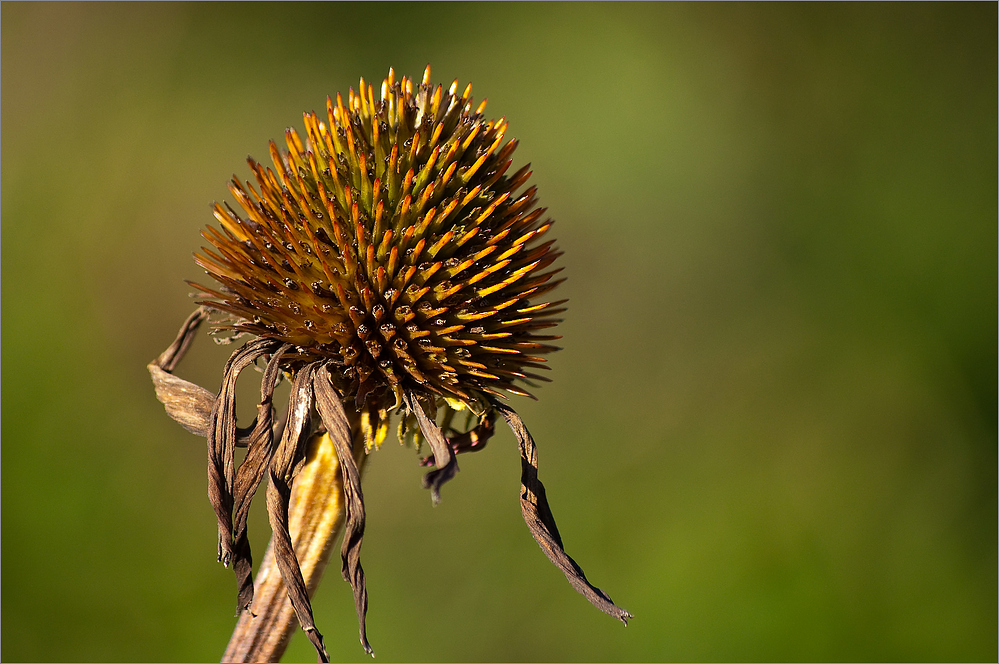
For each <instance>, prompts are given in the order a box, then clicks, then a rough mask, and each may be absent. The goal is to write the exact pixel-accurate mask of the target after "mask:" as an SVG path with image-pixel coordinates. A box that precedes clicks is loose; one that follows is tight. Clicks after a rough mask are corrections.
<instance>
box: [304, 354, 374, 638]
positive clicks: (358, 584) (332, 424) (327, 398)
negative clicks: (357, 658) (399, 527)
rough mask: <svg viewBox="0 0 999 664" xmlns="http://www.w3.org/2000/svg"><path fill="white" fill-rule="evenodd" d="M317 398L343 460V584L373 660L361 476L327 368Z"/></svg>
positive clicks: (317, 387) (319, 381) (321, 373)
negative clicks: (363, 562) (368, 624)
mask: <svg viewBox="0 0 999 664" xmlns="http://www.w3.org/2000/svg"><path fill="white" fill-rule="evenodd" d="M313 385H314V388H315V395H316V410H318V411H319V416H320V417H321V418H322V420H323V425H325V427H326V432H327V433H328V434H329V437H330V440H331V441H333V447H334V448H335V449H336V455H337V458H338V459H339V460H340V474H341V477H342V478H343V497H344V505H345V507H346V509H347V524H346V528H345V530H344V534H343V544H342V545H341V547H340V559H341V561H342V565H341V573H342V574H343V578H344V580H346V581H347V582H348V583H350V587H351V588H352V589H353V591H354V607H355V608H356V609H357V622H358V630H359V633H360V638H361V645H362V646H363V647H364V651H365V652H367V653H368V654H369V655H371V656H372V657H374V655H375V653H374V651H373V650H372V649H371V645H370V644H369V643H368V632H367V627H366V626H365V620H364V619H365V615H366V614H367V612H368V590H367V587H366V586H365V582H364V568H363V567H361V541H362V540H363V539H364V494H363V493H362V492H361V475H360V473H359V472H358V470H357V464H356V463H355V462H354V454H353V451H352V450H351V442H352V436H351V433H350V424H349V423H348V422H347V414H346V413H345V412H344V410H343V403H342V402H341V401H340V395H339V394H338V393H337V391H336V390H335V389H334V388H333V383H332V380H331V377H330V374H329V371H328V370H327V369H326V367H325V366H324V367H321V368H320V369H319V370H318V371H317V372H316V378H315V380H314V381H313Z"/></svg>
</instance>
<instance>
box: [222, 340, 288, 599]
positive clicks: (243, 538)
mask: <svg viewBox="0 0 999 664" xmlns="http://www.w3.org/2000/svg"><path fill="white" fill-rule="evenodd" d="M290 349H291V344H284V345H282V346H281V347H280V348H278V349H277V351H275V352H274V354H273V355H271V359H270V360H269V361H268V362H267V368H266V369H265V370H264V376H263V378H262V379H261V380H260V404H259V405H258V406H257V420H256V422H255V425H254V427H253V432H252V433H251V434H250V437H249V446H248V447H249V449H247V451H246V457H245V458H244V459H243V463H241V464H240V466H239V469H238V470H237V471H236V484H235V491H234V492H233V495H234V502H233V542H234V545H233V561H232V568H233V571H234V572H235V574H236V584H237V587H238V588H239V594H238V596H237V599H236V609H237V611H242V610H243V609H245V608H247V607H248V606H250V603H251V602H253V556H252V554H251V551H250V540H249V537H248V535H247V528H246V520H247V517H248V516H249V513H250V501H251V500H252V499H253V494H254V493H256V491H257V487H258V486H260V481H261V480H262V479H263V477H264V472H265V471H266V470H267V466H268V464H269V463H270V461H271V456H272V455H273V454H274V408H273V405H272V403H271V402H272V399H273V396H274V386H275V385H276V384H277V378H278V374H279V373H280V371H281V359H282V357H283V356H284V354H285V353H286V352H287V351H288V350H290Z"/></svg>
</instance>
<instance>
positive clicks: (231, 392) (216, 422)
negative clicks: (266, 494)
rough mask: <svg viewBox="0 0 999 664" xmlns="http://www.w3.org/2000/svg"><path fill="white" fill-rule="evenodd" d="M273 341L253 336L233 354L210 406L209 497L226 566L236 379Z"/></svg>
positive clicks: (233, 471)
mask: <svg viewBox="0 0 999 664" xmlns="http://www.w3.org/2000/svg"><path fill="white" fill-rule="evenodd" d="M276 345H277V344H276V342H274V341H272V340H270V339H255V340H253V341H250V342H249V343H247V344H245V345H244V346H243V347H242V348H239V349H238V350H237V351H236V352H234V353H233V354H232V356H231V357H230V358H229V361H228V362H226V365H225V371H224V372H223V374H222V387H221V388H220V389H219V394H218V397H217V398H216V399H215V403H214V404H213V406H212V414H211V422H210V426H209V427H208V498H209V500H211V502H212V507H213V508H215V516H216V517H217V518H218V526H219V547H218V553H219V560H220V561H222V564H223V565H225V566H226V567H228V566H229V562H230V560H231V559H232V552H233V539H232V507H233V496H232V494H233V490H234V484H235V475H236V469H235V460H234V459H233V453H234V452H235V449H236V379H237V378H239V374H240V373H241V372H242V371H243V369H245V368H246V367H248V366H250V365H251V364H253V362H255V361H256V360H257V358H258V357H260V356H261V355H264V354H266V353H268V352H271V351H272V350H273V349H274V347H275V346H276Z"/></svg>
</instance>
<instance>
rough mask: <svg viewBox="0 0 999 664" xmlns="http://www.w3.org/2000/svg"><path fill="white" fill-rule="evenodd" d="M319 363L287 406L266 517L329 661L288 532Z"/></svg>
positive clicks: (298, 609)
mask: <svg viewBox="0 0 999 664" xmlns="http://www.w3.org/2000/svg"><path fill="white" fill-rule="evenodd" d="M316 367H317V363H313V364H307V365H305V366H304V367H302V368H301V369H299V370H298V374H297V375H296V376H295V380H294V382H292V385H291V397H290V401H289V405H288V423H287V424H286V425H285V429H284V435H282V436H281V442H280V443H279V444H278V446H277V449H276V450H275V451H274V455H273V456H272V457H271V463H270V470H269V476H270V483H269V484H268V485H267V516H268V517H269V519H270V522H271V530H272V531H273V533H274V536H273V537H272V538H271V543H272V546H273V547H274V559H275V560H276V561H277V565H278V569H279V570H280V571H281V578H282V579H284V585H285V587H286V588H287V589H288V599H289V600H290V601H291V605H292V607H294V609H295V614H296V615H297V616H298V622H299V624H301V625H302V629H303V630H305V633H306V635H307V636H308V637H309V641H311V642H312V645H313V646H315V648H316V652H318V653H319V658H320V660H321V661H323V662H328V661H329V655H327V654H326V647H325V646H324V645H323V636H322V634H320V633H319V630H318V629H316V622H315V619H314V618H313V616H312V603H311V602H310V601H309V592H308V589H307V588H306V585H305V579H304V578H303V577H302V569H301V567H300V566H299V564H298V558H297V557H296V556H295V548H294V546H293V545H292V542H291V534H290V533H289V532H288V501H289V499H290V498H291V484H292V481H293V480H294V479H295V475H296V474H298V471H299V470H300V469H301V467H302V465H303V464H304V463H305V454H306V446H307V444H308V439H309V421H310V415H311V411H312V381H313V375H314V373H315V370H316Z"/></svg>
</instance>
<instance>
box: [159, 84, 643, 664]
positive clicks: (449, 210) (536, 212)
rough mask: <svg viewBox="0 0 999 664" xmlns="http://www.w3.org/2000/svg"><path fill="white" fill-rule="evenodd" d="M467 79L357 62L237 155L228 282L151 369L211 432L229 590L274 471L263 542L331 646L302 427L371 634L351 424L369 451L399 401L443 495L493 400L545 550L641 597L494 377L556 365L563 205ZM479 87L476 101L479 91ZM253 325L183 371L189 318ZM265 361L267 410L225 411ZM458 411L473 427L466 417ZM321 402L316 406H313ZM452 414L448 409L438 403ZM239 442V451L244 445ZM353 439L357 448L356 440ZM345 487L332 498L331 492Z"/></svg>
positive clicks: (213, 494) (571, 572)
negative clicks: (587, 558)
mask: <svg viewBox="0 0 999 664" xmlns="http://www.w3.org/2000/svg"><path fill="white" fill-rule="evenodd" d="M470 93H471V86H470V85H469V86H468V87H467V88H465V90H464V92H462V93H460V94H459V92H458V88H457V81H455V83H454V84H452V85H451V87H450V89H449V90H447V91H445V90H444V88H443V87H442V86H439V85H438V86H437V87H436V88H435V87H433V86H432V85H431V84H430V68H429V67H428V68H427V70H426V73H425V74H424V77H423V82H422V84H420V85H419V86H417V87H416V90H415V93H414V86H413V82H412V81H411V80H410V79H409V78H403V79H402V80H401V81H396V80H395V77H394V74H393V72H392V70H389V75H388V78H387V79H385V80H384V81H383V82H382V85H381V95H380V98H376V97H375V94H374V88H373V86H370V85H366V84H365V82H364V80H363V79H362V80H361V83H360V87H359V90H358V92H357V93H355V92H354V91H353V90H351V91H350V94H349V97H348V100H347V104H346V105H345V104H344V103H343V100H342V99H341V97H340V95H337V97H336V101H335V102H334V101H333V100H331V99H329V98H327V108H326V111H327V113H326V121H325V122H324V121H323V120H320V119H319V118H318V117H317V116H316V114H314V113H306V114H305V116H304V120H305V128H306V132H307V135H306V141H305V142H304V143H303V141H302V140H301V138H300V137H299V135H298V134H297V133H296V132H295V131H294V130H292V129H289V130H287V131H286V133H285V142H286V144H287V151H285V152H279V150H278V147H277V146H276V145H275V144H274V143H273V142H271V143H270V153H271V158H272V160H273V162H274V169H273V170H272V169H271V168H269V167H264V166H262V165H261V164H258V163H257V162H256V161H254V160H253V159H252V158H251V159H249V164H250V168H251V169H252V170H253V173H254V176H255V179H256V186H254V185H253V184H251V183H249V182H246V183H245V185H244V184H241V183H240V182H239V181H238V180H237V179H236V178H235V177H234V178H233V180H232V182H231V183H230V186H229V188H230V191H231V192H232V195H233V196H234V197H235V199H236V202H237V204H238V207H239V208H241V212H237V211H235V210H233V209H232V208H231V207H229V206H228V205H227V204H215V208H214V209H215V217H216V219H217V220H218V222H219V224H220V228H215V227H212V226H209V227H207V228H206V229H205V230H204V231H203V236H204V237H205V239H206V240H207V241H208V242H209V243H210V245H211V247H206V248H203V249H202V252H201V253H199V254H196V255H195V260H196V261H197V263H198V265H200V266H201V267H203V268H204V269H205V270H206V271H207V273H208V274H209V275H211V276H212V277H213V278H214V279H215V280H216V281H218V282H219V284H221V285H220V286H215V287H214V288H212V287H208V286H203V285H200V284H192V285H193V286H194V287H195V288H197V289H198V291H199V294H200V295H199V296H200V297H201V298H202V304H201V306H200V307H199V308H198V310H197V311H195V312H194V314H192V315H191V317H190V318H188V320H187V321H186V322H185V324H184V327H183V328H182V329H181V332H180V334H179V336H178V338H177V340H176V341H175V342H174V344H173V345H172V346H171V347H170V348H169V349H167V351H165V352H164V353H163V355H161V356H160V357H159V358H158V359H157V360H156V361H155V362H153V363H152V364H151V365H150V367H149V368H150V372H151V373H152V376H153V380H154V383H155V386H156V391H157V396H158V397H159V399H160V400H161V401H162V402H163V403H164V405H165V406H166V409H167V412H168V414H170V416H171V417H173V418H174V419H176V420H177V421H178V422H180V423H181V424H182V425H184V426H185V427H186V428H188V429H189V430H190V431H193V432H194V433H197V434H199V435H203V436H205V437H206V438H207V439H208V451H209V463H208V476H209V497H210V499H211V503H212V506H213V507H214V509H215V512H216V515H217V517H218V557H219V560H220V561H222V562H223V563H224V564H226V565H227V566H228V565H229V564H230V563H231V564H232V565H233V568H234V570H235V573H236V577H237V582H238V609H239V610H240V611H242V610H244V609H248V608H249V607H250V606H251V603H252V602H253V595H254V587H253V581H252V571H251V570H252V558H251V554H250V547H249V542H248V539H247V532H246V528H247V526H246V521H247V513H248V509H249V503H250V500H251V498H252V496H253V494H254V491H255V490H256V488H257V487H258V485H259V483H260V482H261V480H262V479H263V477H264V475H265V473H266V475H267V477H268V480H269V482H268V488H267V508H268V514H269V518H270V522H271V527H272V530H273V539H272V548H273V551H274V555H275V559H276V563H277V566H278V568H279V569H280V573H281V577H282V578H283V581H284V584H285V585H286V586H287V588H288V595H289V598H290V601H291V604H292V606H293V607H294V609H295V613H296V614H297V616H298V621H299V623H300V624H301V626H302V628H303V629H304V630H305V631H306V633H307V634H308V636H309V639H310V640H311V641H312V643H313V644H314V645H315V647H316V650H317V651H318V652H319V655H320V658H321V659H322V660H323V661H326V659H327V656H326V651H325V648H324V646H323V641H322V636H321V635H320V633H319V631H318V630H317V629H316V626H315V623H314V621H313V617H312V609H311V605H310V601H309V596H308V592H307V588H306V582H305V580H304V579H303V576H302V572H301V569H300V566H299V563H300V561H299V559H298V558H297V557H296V552H295V548H294V546H293V542H292V539H291V536H290V534H289V525H288V510H289V496H290V494H291V489H292V484H293V480H294V479H295V477H296V475H297V474H298V472H299V470H300V469H301V468H302V466H303V464H304V463H305V460H306V455H307V452H308V449H309V444H310V441H314V440H315V438H316V435H325V436H328V438H329V440H330V441H331V442H332V445H333V447H334V448H335V451H336V461H337V462H338V463H339V467H340V477H341V478H342V486H343V494H344V504H345V511H346V532H345V534H344V538H343V546H342V549H341V558H342V563H343V565H342V571H343V575H344V578H346V579H347V580H348V581H349V582H350V584H351V586H352V588H353V591H354V596H355V603H356V608H357V615H358V621H359V625H360V639H361V643H362V645H363V646H364V648H365V650H366V651H367V652H369V653H370V652H371V647H370V646H369V645H368V642H367V637H366V634H365V625H364V621H365V613H366V610H367V594H366V590H365V581H364V571H363V569H362V567H361V563H360V548H361V541H362V537H363V533H364V502H363V495H362V492H361V485H360V472H359V469H358V464H357V462H356V459H355V456H356V455H357V453H358V452H357V446H356V445H355V441H357V440H358V438H360V440H362V441H363V447H364V451H365V452H370V451H371V450H372V449H373V448H377V447H378V446H379V445H380V444H381V442H382V441H383V440H384V439H385V437H386V434H387V431H388V429H389V424H390V419H391V417H392V414H393V413H396V414H398V416H399V419H400V423H399V429H398V431H399V438H400V441H406V440H412V441H414V442H415V443H416V444H417V447H419V444H420V442H422V441H423V440H425V441H426V442H427V443H428V444H429V446H430V449H431V451H432V456H431V457H428V458H426V459H423V461H422V463H423V465H426V466H432V467H433V470H431V471H429V472H428V473H427V474H426V475H425V477H424V485H425V486H426V487H428V488H430V490H431V494H432V497H433V500H434V502H435V503H436V502H437V501H438V500H439V499H440V488H441V486H442V485H443V484H444V483H445V482H447V481H448V480H450V479H451V478H452V477H454V475H455V473H456V472H457V471H458V464H457V460H456V455H457V454H461V453H463V452H470V451H475V450H479V449H482V448H483V447H484V446H485V444H486V442H487V441H488V439H489V437H490V436H491V435H492V433H493V425H494V420H495V418H496V416H497V415H500V416H502V417H503V419H505V420H506V421H507V423H508V424H509V425H510V427H511V429H512V430H513V433H514V435H515V436H516V437H517V440H518V441H519V443H520V454H521V459H522V477H521V483H522V488H521V506H522V508H523V513H524V518H525V520H526V521H527V525H528V527H529V528H530V530H531V533H532V534H533V535H534V537H535V539H536V540H537V541H538V543H539V544H540V545H541V548H542V550H543V551H544V552H545V554H546V555H547V556H548V557H549V558H550V559H551V561H552V562H553V563H555V564H556V565H557V566H558V567H559V568H560V569H561V570H562V571H563V572H564V573H565V575H566V577H567V578H568V580H569V582H570V583H571V584H572V585H573V587H575V588H576V590H578V591H579V592H580V593H581V594H583V596H585V597H586V598H587V599H588V600H589V601H590V602H592V603H593V604H594V605H595V606H596V607H597V608H599V609H601V610H602V611H605V612H606V613H608V614H610V615H612V616H614V617H616V618H619V619H620V620H622V621H624V622H625V623H626V622H627V619H628V618H629V617H630V614H628V613H627V612H626V611H624V610H622V609H620V608H618V607H617V606H615V605H614V604H613V602H611V600H610V598H609V597H608V596H607V595H606V594H604V593H603V592H601V591H600V590H599V589H597V588H595V587H594V586H593V585H591V584H590V583H589V582H588V581H587V580H586V577H585V576H584V575H583V572H582V570H581V569H580V568H579V566H578V565H576V563H575V562H574V561H573V560H572V558H570V557H569V556H568V555H566V553H565V551H564V548H563V545H562V540H561V537H560V536H559V532H558V529H557V528H556V526H555V520H554V518H553V517H552V513H551V510H550V509H549V507H548V502H547V500H546V498H545V490H544V486H543V485H542V484H541V482H540V480H539V479H538V476H537V453H536V450H535V444H534V440H533V438H532V437H531V435H530V433H529V432H528V430H527V428H526V427H525V426H524V423H523V421H522V420H521V419H520V417H519V416H518V415H517V413H516V412H515V411H514V410H513V409H512V408H510V407H509V406H507V405H506V404H505V403H504V402H503V401H501V399H504V398H505V396H504V393H512V394H518V395H526V396H531V395H530V394H529V393H528V392H527V391H526V390H525V389H524V387H523V386H524V385H527V386H530V385H533V383H532V381H535V380H548V379H547V378H545V377H543V376H541V375H539V374H538V373H536V371H537V370H539V369H546V368H547V367H546V366H545V365H544V362H545V360H544V358H543V357H542V356H543V355H544V354H546V353H550V352H552V351H554V350H557V349H556V347H555V346H552V345H551V344H550V342H551V341H553V340H555V339H557V338H558V337H556V336H552V335H549V334H543V333H542V332H543V331H544V330H546V329H547V328H551V327H553V326H554V325H555V324H556V323H557V322H558V319H556V318H555V316H557V315H558V314H559V313H561V312H562V311H564V309H563V308H562V306H561V305H562V304H563V303H564V302H565V301H564V300H561V301H548V300H546V299H545V296H546V295H547V294H548V292H549V291H551V290H552V289H553V288H554V287H555V286H556V285H557V284H558V283H559V282H560V281H561V280H559V279H555V278H554V277H555V275H556V274H557V273H558V272H559V269H549V268H550V267H551V265H552V264H553V262H554V261H555V260H556V258H557V257H558V256H559V255H560V252H558V251H557V249H556V248H555V246H554V240H544V239H543V238H544V236H545V235H546V234H547V232H548V231H549V230H550V228H551V225H552V222H551V221H550V220H547V219H544V218H543V217H544V213H545V209H544V208H539V207H537V203H536V191H535V188H534V187H533V186H532V187H529V188H527V189H526V190H523V191H522V189H523V188H524V187H525V186H526V184H527V181H528V178H529V176H530V174H531V173H530V170H529V166H525V167H524V168H522V169H520V170H518V171H516V172H515V173H513V174H511V175H507V171H508V169H509V167H510V165H511V163H512V162H511V160H510V156H511V154H512V153H513V151H514V149H515V147H516V141H515V140H511V141H507V142H504V136H505V133H506V130H507V123H506V121H505V120H503V119H500V120H498V121H495V120H487V119H486V118H485V117H484V116H483V110H484V108H485V102H483V103H482V104H480V105H478V106H477V107H476V106H473V102H472V99H471V97H470ZM473 109H474V110H473ZM210 314H211V315H212V317H213V318H212V322H213V324H214V327H215V330H216V332H219V331H228V332H227V333H229V334H234V335H236V336H239V335H243V334H248V335H252V336H253V339H252V340H250V341H248V342H247V343H245V344H244V345H243V346H241V347H240V348H239V349H238V350H236V351H235V352H234V353H233V355H232V357H231V358H230V359H229V362H228V363H227V364H226V367H225V371H224V373H223V378H222V387H221V389H220V390H219V393H218V395H217V396H215V395H213V394H211V393H210V392H208V391H207V390H205V389H203V388H200V387H198V386H196V385H193V384H191V383H188V382H187V381H184V380H182V379H180V378H177V377H176V376H174V375H173V373H172V372H173V370H174V367H175V366H176V363H177V362H178V361H179V359H180V358H181V357H182V356H183V354H184V352H185V351H186V349H187V346H188V345H189V344H190V342H191V340H192V339H193V335H194V333H195V331H196V330H197V329H198V326H199V325H200V324H201V323H202V322H203V321H204V320H205V319H206V318H208V317H209V315H210ZM257 362H262V363H263V378H262V380H261V400H260V405H259V407H258V416H257V419H256V421H255V422H254V423H253V424H252V425H251V426H250V427H248V428H246V429H240V428H238V427H237V424H236V418H235V384H236V379H237V378H238V376H239V375H240V372H242V371H243V370H244V369H246V368H247V367H249V366H251V365H253V364H255V363H257ZM282 376H286V377H288V378H290V379H291V380H292V386H291V397H290V403H289V405H288V410H287V413H286V414H285V415H284V416H283V417H277V418H276V417H275V416H274V408H273V406H272V404H271V399H272V395H273V392H274V387H275V384H276V383H277V381H278V380H280V379H281V378H282ZM459 411H466V413H467V415H468V422H467V423H466V426H465V427H458V426H457V425H456V424H454V421H455V417H454V416H455V414H456V413H458V412H459ZM316 415H318V418H317V417H316ZM438 419H439V420H440V422H441V424H440V425H438V424H437V420H438ZM241 445H242V446H246V447H247V453H246V457H245V458H244V460H243V462H242V463H241V464H240V465H239V467H238V468H236V467H235V462H234V449H235V447H237V446H241ZM362 453H363V452H362ZM337 509H339V508H337Z"/></svg>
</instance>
